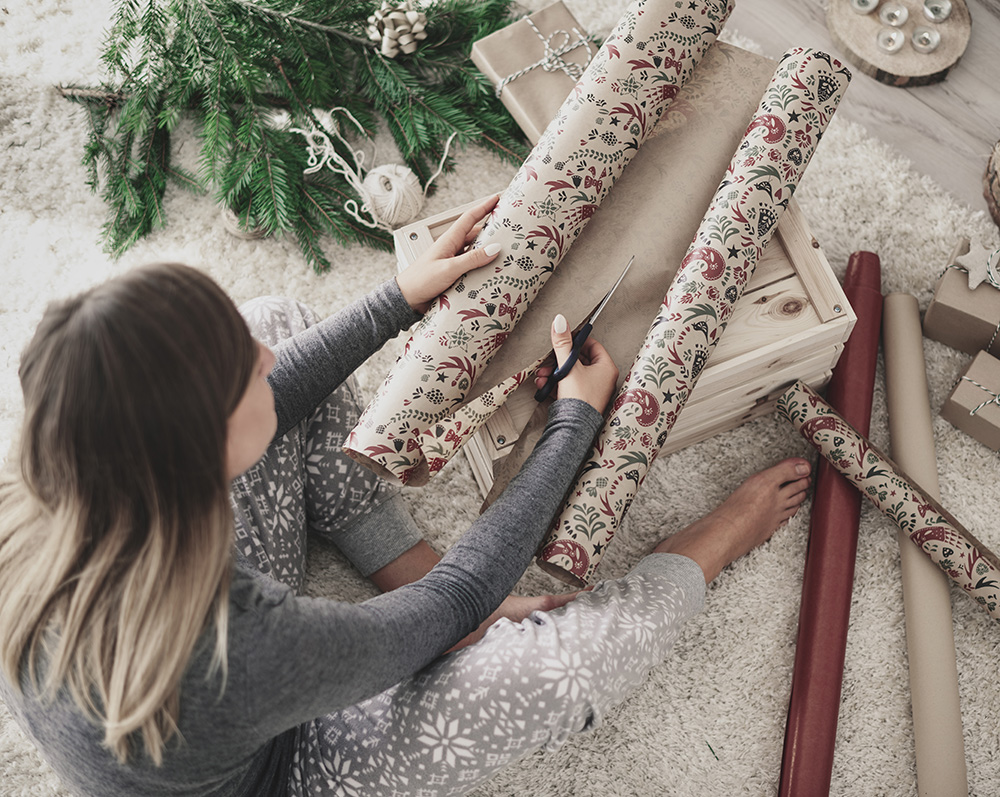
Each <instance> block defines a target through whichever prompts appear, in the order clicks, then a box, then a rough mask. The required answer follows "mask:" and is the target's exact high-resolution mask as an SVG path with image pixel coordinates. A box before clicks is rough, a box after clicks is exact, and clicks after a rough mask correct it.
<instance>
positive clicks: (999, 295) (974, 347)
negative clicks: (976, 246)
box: [924, 241, 1000, 356]
mask: <svg viewBox="0 0 1000 797" xmlns="http://www.w3.org/2000/svg"><path fill="white" fill-rule="evenodd" d="M968 251H969V242H968V241H962V242H960V243H959V245H958V246H957V247H956V248H955V251H953V252H952V255H951V258H950V262H952V263H954V262H955V259H956V258H957V257H961V256H962V255H964V254H966V253H967V252H968ZM998 325H1000V290H997V289H996V288H994V287H993V286H992V285H990V284H989V283H988V282H983V283H981V284H980V285H979V287H977V288H976V289H975V290H969V277H968V274H967V273H966V272H965V271H963V270H962V269H960V268H946V269H945V271H944V274H942V275H941V279H940V280H938V284H937V287H936V288H935V289H934V298H933V299H932V300H931V303H930V304H929V305H928V306H927V312H926V313H925V314H924V336H925V337H928V338H930V339H931V340H937V341H940V342H941V343H944V344H945V345H947V346H951V347H952V348H954V349H958V350H959V351H964V352H965V353H966V354H975V353H976V352H978V351H980V350H986V351H989V352H990V354H993V355H994V356H1000V334H997V328H998Z"/></svg>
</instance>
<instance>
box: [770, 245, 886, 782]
mask: <svg viewBox="0 0 1000 797" xmlns="http://www.w3.org/2000/svg"><path fill="white" fill-rule="evenodd" d="M844 293H846V294H847V299H848V301H850V303H851V306H852V307H853V308H854V312H855V313H856V314H857V316H858V321H857V324H856V325H855V327H854V330H853V332H852V333H851V337H850V338H849V339H848V341H847V343H846V344H845V345H844V352H843V354H842V355H841V356H840V361H839V362H838V363H837V366H836V368H834V371H833V378H832V379H831V380H830V386H829V388H828V389H827V400H828V401H829V403H830V404H831V405H832V406H833V407H834V409H836V410H837V411H838V412H839V413H840V414H841V415H842V416H843V417H844V419H845V420H846V421H848V423H850V424H851V425H852V426H853V427H854V428H855V429H857V430H858V431H859V432H861V433H862V434H863V435H865V436H867V435H868V431H869V426H870V422H871V414H872V393H873V391H874V389H875V363H876V361H877V359H878V342H879V330H880V328H881V324H882V275H881V268H880V264H879V259H878V255H875V254H873V253H871V252H855V253H854V254H853V255H851V258H850V260H849V261H848V264H847V273H846V274H845V275H844ZM814 481H815V485H816V489H815V493H814V496H813V508H812V516H811V519H810V521H811V522H810V529H809V547H808V550H807V551H806V565H805V573H804V575H803V579H802V605H801V607H800V609H799V634H798V640H797V642H796V647H795V667H794V670H793V672H792V694H791V698H790V700H789V704H788V722H787V724H786V725H785V748H784V753H783V755H782V758H781V781H780V785H779V787H778V794H779V796H780V797H805V796H806V795H808V796H809V797H817V795H825V794H829V791H830V776H831V773H832V771H833V749H834V743H835V741H836V738H837V715H838V713H839V711H840V689H841V682H842V681H843V677H844V651H845V649H846V647H847V626H848V623H849V621H850V615H851V591H852V589H853V586H854V561H855V556H856V554H857V550H858V524H859V522H860V516H861V493H859V492H858V491H857V490H856V489H855V488H854V487H853V486H851V484H849V483H848V481H847V480H846V479H845V478H844V477H843V476H841V475H840V474H839V473H837V471H836V470H834V468H833V466H832V465H830V463H829V462H827V460H826V459H825V458H823V457H820V458H819V463H818V464H817V467H816V472H815V478H814Z"/></svg>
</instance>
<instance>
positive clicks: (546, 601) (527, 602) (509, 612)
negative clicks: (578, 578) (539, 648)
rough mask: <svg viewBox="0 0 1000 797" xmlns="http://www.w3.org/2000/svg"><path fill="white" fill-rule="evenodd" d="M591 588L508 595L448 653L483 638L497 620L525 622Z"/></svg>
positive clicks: (564, 603)
mask: <svg viewBox="0 0 1000 797" xmlns="http://www.w3.org/2000/svg"><path fill="white" fill-rule="evenodd" d="M589 589H591V588H590V587H587V589H585V590H577V591H576V592H564V593H561V594H559V595H536V596H533V597H525V596H521V595H508V596H507V597H506V598H505V599H504V602H503V603H501V604H500V606H499V607H497V610H496V611H495V612H493V614H491V615H490V616H489V617H487V618H486V620H484V621H483V623H482V625H480V626H479V628H477V629H476V630H475V631H473V632H472V633H471V634H469V635H468V636H467V637H466V638H465V639H463V640H462V641H461V642H459V643H458V644H457V645H455V647H453V648H452V649H451V650H449V651H448V653H453V652H454V651H456V650H461V649H462V648H464V647H466V646H467V645H472V644H475V643H476V642H478V641H479V640H480V639H482V638H483V634H485V633H486V631H487V629H488V628H489V627H490V626H491V625H493V624H494V623H495V622H496V621H497V620H502V619H504V618H506V619H508V620H510V621H511V622H514V623H520V622H523V621H524V620H527V619H528V617H530V616H531V613H532V612H551V611H552V610H553V609H558V608H559V607H560V606H565V605H566V604H567V603H569V602H570V601H571V600H573V598H575V597H576V596H577V595H579V594H580V593H581V592H586V591H587V590H589Z"/></svg>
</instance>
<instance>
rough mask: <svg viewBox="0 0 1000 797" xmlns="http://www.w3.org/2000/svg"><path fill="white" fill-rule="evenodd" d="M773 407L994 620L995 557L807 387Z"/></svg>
mask: <svg viewBox="0 0 1000 797" xmlns="http://www.w3.org/2000/svg"><path fill="white" fill-rule="evenodd" d="M778 412H780V413H781V414H782V415H784V416H785V417H786V418H787V419H788V420H789V421H790V422H791V424H792V425H793V426H794V427H795V428H796V429H797V430H798V431H799V433H800V434H801V435H802V436H803V437H804V438H805V439H806V440H808V441H809V442H810V443H811V444H812V446H813V447H814V448H816V450H817V451H819V452H820V453H821V454H822V455H823V456H824V457H826V458H827V459H828V460H829V461H830V462H831V463H832V464H833V466H834V467H835V468H836V469H837V470H838V471H839V472H840V473H841V474H843V475H844V476H845V477H846V478H847V480H848V481H849V482H850V483H851V484H852V485H853V486H854V487H855V488H856V489H858V490H860V491H861V492H862V494H864V495H866V496H868V499H869V500H870V501H871V502H872V503H873V504H875V506H876V508H877V509H878V510H879V511H880V512H881V513H882V514H883V515H885V516H886V517H887V518H889V519H890V520H891V521H893V523H895V524H896V525H897V526H898V527H899V528H900V529H901V530H902V531H903V532H904V534H905V535H906V537H907V538H908V539H909V540H910V542H912V543H913V544H914V545H916V546H917V547H918V548H919V550H921V551H922V552H923V553H924V554H925V555H926V556H927V557H929V558H930V560H931V561H932V562H934V563H935V564H936V565H937V566H938V567H939V568H941V570H943V571H944V572H945V573H946V574H947V575H948V577H949V578H951V580H952V581H954V582H955V583H956V584H958V586H960V587H961V588H962V589H963V590H964V591H965V592H967V593H968V594H969V595H970V596H971V597H972V599H973V600H975V601H976V603H978V604H979V605H980V606H982V607H983V608H984V609H985V610H986V611H987V612H988V613H989V614H990V616H991V617H993V618H994V619H995V620H1000V559H998V558H997V556H996V554H994V553H993V552H992V551H990V550H989V549H988V548H987V547H986V546H984V545H983V544H982V543H981V542H979V540H977V539H976V538H975V537H973V536H972V534H971V533H970V532H969V531H968V530H967V529H965V528H964V527H963V526H962V525H961V524H960V523H959V522H958V521H957V520H955V518H953V517H952V516H951V515H949V514H948V512H946V511H945V510H944V509H943V508H942V507H941V505H940V504H938V503H937V501H935V500H934V499H932V498H931V497H930V496H929V495H928V494H927V493H926V492H925V491H924V490H922V489H921V488H920V487H918V486H917V484H916V483H915V482H914V481H913V479H911V478H910V477H909V476H907V475H906V474H905V473H904V472H903V471H902V469H900V468H899V467H898V466H897V465H896V464H894V463H893V462H892V460H890V459H889V458H888V457H887V456H886V455H885V454H883V453H882V452H881V451H879V450H878V449H877V448H875V446H873V445H872V444H871V443H870V442H869V441H868V439H867V438H865V437H864V435H861V434H859V433H858V432H857V431H856V430H855V429H853V428H852V427H851V425H850V424H849V423H847V422H846V421H845V420H844V419H843V418H841V417H840V416H839V415H838V414H837V412H836V411H835V410H834V409H833V408H832V407H831V406H830V405H829V404H827V403H826V402H825V401H824V400H823V399H822V398H821V397H820V396H819V395H818V394H817V393H816V392H815V391H814V390H812V388H810V387H809V386H808V385H806V384H804V383H802V382H796V383H795V384H794V385H792V386H791V387H790V388H789V389H788V390H787V391H786V392H785V393H784V394H782V396H781V398H779V399H778Z"/></svg>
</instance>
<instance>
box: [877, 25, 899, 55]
mask: <svg viewBox="0 0 1000 797" xmlns="http://www.w3.org/2000/svg"><path fill="white" fill-rule="evenodd" d="M876 41H877V42H878V46H879V49H880V50H883V51H884V52H887V53H890V54H891V53H898V52H899V51H900V49H902V47H903V43H904V42H905V41H906V36H904V35H903V31H901V30H900V29H899V28H882V30H880V31H879V32H878V36H877V37H876Z"/></svg>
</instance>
